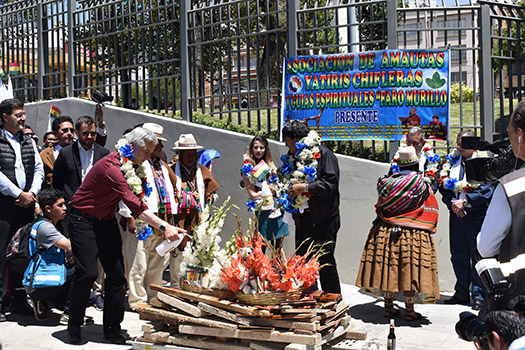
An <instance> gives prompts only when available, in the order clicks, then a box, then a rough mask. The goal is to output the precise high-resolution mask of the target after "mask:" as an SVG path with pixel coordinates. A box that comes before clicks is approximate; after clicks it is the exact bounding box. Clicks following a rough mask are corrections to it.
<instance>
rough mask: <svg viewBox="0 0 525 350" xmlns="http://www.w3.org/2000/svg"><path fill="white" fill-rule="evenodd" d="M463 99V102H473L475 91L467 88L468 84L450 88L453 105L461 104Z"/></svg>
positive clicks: (453, 85) (454, 85) (457, 84)
mask: <svg viewBox="0 0 525 350" xmlns="http://www.w3.org/2000/svg"><path fill="white" fill-rule="evenodd" d="M461 98H463V102H473V101H474V89H473V88H471V87H469V86H467V85H466V84H463V85H461V84H460V83H454V84H452V86H451V87H450V101H451V102H452V103H458V102H461Z"/></svg>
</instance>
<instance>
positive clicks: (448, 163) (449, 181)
mask: <svg viewBox="0 0 525 350" xmlns="http://www.w3.org/2000/svg"><path fill="white" fill-rule="evenodd" d="M459 157H460V154H459V151H458V150H457V149H454V150H453V151H452V152H450V153H449V154H448V155H447V156H446V157H445V161H444V162H443V165H442V166H441V171H440V173H439V176H440V177H439V180H438V183H439V186H441V187H442V188H445V189H447V190H451V191H455V192H467V193H469V192H472V191H474V190H475V189H478V188H479V184H471V183H468V182H467V181H464V180H461V181H460V180H458V179H456V178H451V177H450V169H452V166H453V165H454V163H456V162H457V161H458V160H459Z"/></svg>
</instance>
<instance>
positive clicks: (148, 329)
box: [141, 324, 155, 333]
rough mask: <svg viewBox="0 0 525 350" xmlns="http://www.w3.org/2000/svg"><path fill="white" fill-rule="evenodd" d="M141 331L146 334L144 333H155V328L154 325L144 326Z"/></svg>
mask: <svg viewBox="0 0 525 350" xmlns="http://www.w3.org/2000/svg"><path fill="white" fill-rule="evenodd" d="M141 329H142V332H144V333H153V332H155V327H153V325H152V324H143V325H142V328H141Z"/></svg>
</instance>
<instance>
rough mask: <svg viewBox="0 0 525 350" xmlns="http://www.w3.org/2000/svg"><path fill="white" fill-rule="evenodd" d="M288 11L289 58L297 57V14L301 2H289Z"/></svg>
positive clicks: (294, 0) (291, 0) (288, 0)
mask: <svg viewBox="0 0 525 350" xmlns="http://www.w3.org/2000/svg"><path fill="white" fill-rule="evenodd" d="M286 9H287V12H288V32H287V34H288V53H287V56H288V57H293V56H297V33H298V31H299V23H298V22H297V12H298V11H299V1H297V0H287V5H286Z"/></svg>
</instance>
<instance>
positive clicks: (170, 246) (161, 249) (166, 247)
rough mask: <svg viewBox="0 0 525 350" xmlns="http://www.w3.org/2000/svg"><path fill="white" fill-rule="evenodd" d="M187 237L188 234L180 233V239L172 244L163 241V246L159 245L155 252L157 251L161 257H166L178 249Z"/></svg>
mask: <svg viewBox="0 0 525 350" xmlns="http://www.w3.org/2000/svg"><path fill="white" fill-rule="evenodd" d="M185 236H186V234H184V233H179V239H177V240H175V241H173V242H171V243H168V241H166V240H165V241H163V242H162V243H161V244H159V245H158V246H157V247H156V248H155V250H156V251H157V253H158V254H159V255H160V256H165V255H166V254H168V253H169V252H171V251H172V250H173V249H175V248H177V247H178V246H179V244H180V243H181V242H182V240H183V239H184V237H185Z"/></svg>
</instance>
